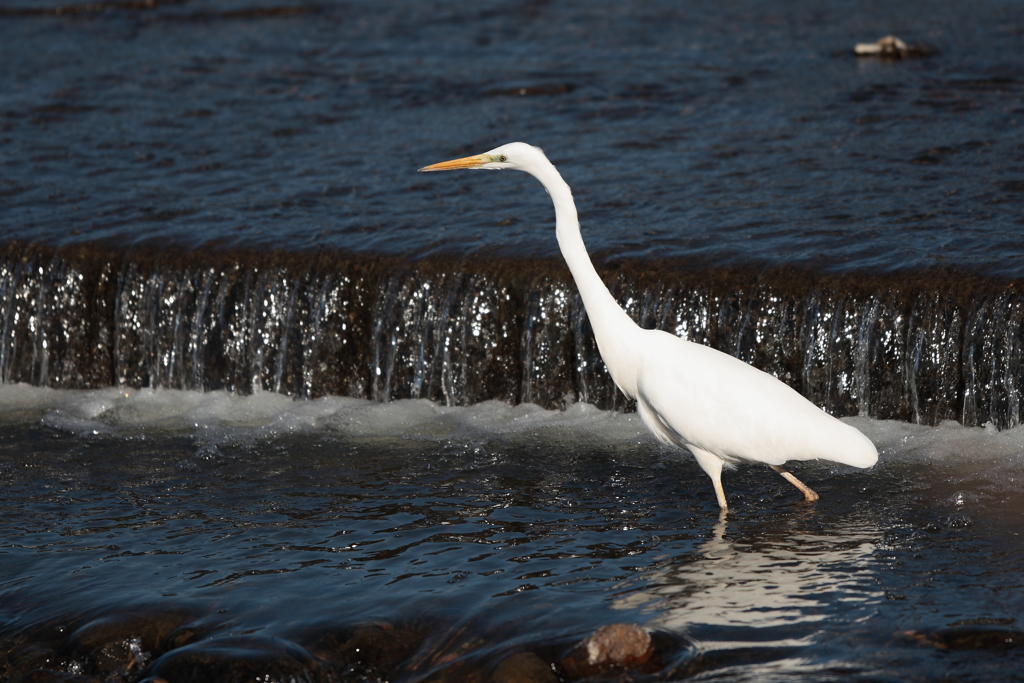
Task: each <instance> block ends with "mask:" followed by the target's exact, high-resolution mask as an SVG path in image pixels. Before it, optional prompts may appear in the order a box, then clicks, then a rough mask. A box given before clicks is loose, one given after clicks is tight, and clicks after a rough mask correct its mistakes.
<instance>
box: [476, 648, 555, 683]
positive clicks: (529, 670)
mask: <svg viewBox="0 0 1024 683" xmlns="http://www.w3.org/2000/svg"><path fill="white" fill-rule="evenodd" d="M487 683H558V678H557V677H555V672H554V671H552V670H551V666H550V665H549V664H547V663H546V662H545V661H544V660H543V659H541V658H540V657H538V656H537V655H535V654H534V653H532V652H519V653H517V654H514V655H512V656H511V657H506V658H505V659H503V660H501V663H500V664H498V666H496V667H495V668H494V670H493V671H492V672H491V675H490V677H489V678H488V679H487Z"/></svg>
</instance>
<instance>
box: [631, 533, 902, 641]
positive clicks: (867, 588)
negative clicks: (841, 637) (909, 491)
mask: <svg viewBox="0 0 1024 683" xmlns="http://www.w3.org/2000/svg"><path fill="white" fill-rule="evenodd" d="M789 521H790V522H794V521H795V522H797V523H796V524H787V526H788V527H789V529H790V531H786V530H781V529H779V528H778V527H777V526H776V527H774V528H766V527H764V526H760V525H758V526H757V528H747V529H744V528H742V523H740V524H736V523H731V522H729V521H727V519H726V517H725V515H722V516H721V517H720V518H719V521H718V523H717V524H716V525H715V526H714V528H713V531H712V534H711V537H710V538H708V540H706V541H705V542H704V543H703V544H701V546H700V547H699V549H698V551H697V552H696V553H694V554H688V555H687V556H685V557H680V558H678V560H676V561H672V562H671V563H669V564H668V565H666V566H663V567H662V568H660V569H658V570H656V571H654V572H652V573H651V574H648V575H647V576H646V577H645V579H646V586H645V587H644V589H643V590H641V591H639V592H637V593H634V594H632V595H630V596H628V597H624V598H622V599H621V600H620V601H619V602H618V603H617V606H618V607H622V608H632V607H637V606H638V605H640V604H644V605H645V606H646V610H648V611H651V612H653V614H652V618H651V619H650V621H649V622H648V625H649V626H650V627H652V628H659V629H666V630H671V631H675V632H689V633H692V632H693V629H694V627H703V626H710V627H712V628H711V629H704V628H701V631H702V635H701V640H704V641H705V642H706V640H707V637H708V636H711V637H712V638H714V639H716V640H717V638H719V637H721V638H723V639H726V640H727V639H729V638H730V637H732V636H738V635H739V633H738V632H736V631H734V630H733V629H734V628H741V629H744V631H745V634H744V635H743V636H742V639H744V640H746V639H747V638H749V637H750V636H751V635H752V634H750V632H749V631H747V629H752V628H753V629H764V631H762V632H761V636H760V637H758V638H757V640H758V641H759V644H761V645H766V644H768V643H767V642H766V641H774V642H772V643H771V644H772V645H776V646H786V645H802V644H807V643H808V642H809V639H813V638H814V636H815V634H816V633H818V632H819V630H820V626H821V622H823V621H826V620H834V621H838V622H841V623H852V622H855V621H858V620H860V619H867V618H868V617H869V616H870V615H871V614H872V613H873V611H874V610H873V608H872V606H873V605H875V604H877V603H878V602H879V601H880V600H883V599H884V591H883V590H882V589H881V588H880V587H879V585H878V583H877V579H876V577H875V576H874V572H873V561H874V560H873V558H874V556H875V551H876V549H877V548H878V545H879V544H880V543H881V542H882V534H881V532H880V531H879V530H878V528H877V527H875V526H874V525H873V524H870V523H868V522H865V521H864V520H860V521H848V523H846V524H844V526H843V528H842V529H834V528H832V529H826V530H823V529H822V528H821V527H820V526H818V525H811V524H808V525H804V524H801V523H800V520H792V519H791V520H789ZM801 527H805V528H812V529H813V530H814V531H813V532H811V531H808V530H806V529H801ZM826 534H827V535H826ZM715 627H718V628H715ZM720 627H726V628H724V629H723V628H720ZM712 634H714V635H712ZM738 644H739V643H737V645H738ZM743 644H744V645H750V642H749V640H747V642H745V643H743ZM729 646H730V645H729V644H728V643H726V642H717V643H716V644H715V647H729Z"/></svg>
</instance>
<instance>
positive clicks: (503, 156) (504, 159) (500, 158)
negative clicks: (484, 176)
mask: <svg viewBox="0 0 1024 683" xmlns="http://www.w3.org/2000/svg"><path fill="white" fill-rule="evenodd" d="M498 161H502V162H504V161H508V157H507V156H505V155H504V154H502V155H501V156H500V157H498Z"/></svg>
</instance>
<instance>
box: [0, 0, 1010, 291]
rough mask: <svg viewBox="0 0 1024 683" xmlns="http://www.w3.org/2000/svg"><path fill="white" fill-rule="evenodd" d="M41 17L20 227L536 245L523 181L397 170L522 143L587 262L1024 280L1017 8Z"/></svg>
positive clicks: (29, 70) (417, 247)
mask: <svg viewBox="0 0 1024 683" xmlns="http://www.w3.org/2000/svg"><path fill="white" fill-rule="evenodd" d="M48 7H49V6H48V5H47V4H46V3H44V2H42V1H41V0H24V1H23V2H17V1H15V0H12V1H11V2H8V3H5V4H4V7H3V8H0V59H2V61H3V63H4V65H5V68H4V69H3V73H2V74H0V115H2V124H0V193H2V197H3V202H4V210H3V212H2V214H0V230H2V232H3V233H4V234H5V235H7V236H9V237H14V238H18V239H28V240H45V241H48V242H57V243H63V242H67V241H69V240H87V239H102V240H115V241H117V242H134V241H138V240H156V241H159V242H160V243H162V244H166V242H167V241H173V242H175V243H178V244H183V245H186V246H196V245H199V244H203V243H208V242H210V241H216V242H219V243H227V244H232V245H244V246H254V245H255V246H261V247H285V248H289V249H293V248H298V247H311V246H317V247H324V246H327V247H337V248H345V249H358V250H372V251H375V252H382V251H383V252H390V253H394V252H412V253H417V254H422V253H426V252H439V251H440V252H446V253H449V252H453V253H460V254H461V253H476V252H481V251H488V252H494V251H497V252H500V253H506V254H552V253H554V252H555V244H554V240H553V237H552V235H551V234H550V232H551V225H550V217H549V216H550V207H549V205H548V204H547V200H546V197H545V196H544V194H543V192H541V191H540V189H539V188H538V187H537V186H536V183H535V182H534V181H533V180H532V179H529V178H526V177H525V176H521V175H519V174H514V175H515V177H511V176H509V175H508V174H505V175H503V177H500V178H499V177H496V176H493V175H490V176H488V177H480V176H479V174H478V175H476V176H473V177H468V176H463V177H453V176H450V175H446V176H444V177H439V178H435V177H430V178H427V177H423V176H418V175H417V174H416V173H415V172H414V171H415V169H417V168H419V167H421V166H424V165H426V164H428V163H431V162H434V161H440V160H442V159H445V158H450V157H451V156H453V155H457V154H463V153H469V152H481V151H485V150H487V149H491V148H492V147H495V146H497V145H498V144H500V143H503V142H507V141H511V140H519V139H521V140H525V141H528V142H531V143H533V144H536V145H539V146H541V147H544V148H545V149H546V150H547V151H548V152H549V155H550V156H551V158H552V159H553V160H554V161H555V162H556V164H558V165H559V166H560V167H561V169H562V170H563V172H564V174H565V176H566V178H567V180H568V181H569V183H570V184H571V185H572V186H573V187H574V189H575V190H576V196H577V199H578V200H579V203H580V205H581V211H582V214H581V215H582V217H583V223H584V234H585V237H586V239H587V240H588V244H589V245H590V247H591V249H592V250H596V251H598V252H601V253H603V254H626V255H633V256H663V255H675V256H680V255H700V256H702V257H706V258H710V259H714V260H716V261H721V262H724V261H729V260H734V261H735V260H740V261H750V260H756V261H768V262H772V263H775V262H787V263H794V262H800V263H806V264H814V265H816V266H820V267H826V268H831V269H840V270H848V269H854V268H865V267H866V268H875V269H879V268H882V269H889V268H900V267H908V266H929V265H934V264H948V263H954V264H961V265H967V266H969V267H972V268H979V269H982V270H985V271H991V272H999V273H1003V274H1011V275H1014V276H1019V275H1020V274H1021V272H1022V268H1024V251H1022V250H1021V247H1020V241H1019V239H1017V235H1018V234H1019V231H1020V206H1021V192H1022V189H1024V167H1022V166H1021V152H1020V148H1021V145H1022V142H1024V137H1022V135H1024V134H1022V126H1021V125H1020V121H1021V114H1022V111H1024V109H1022V103H1021V98H1022V93H1024V91H1022V85H1021V83H1022V81H1021V71H1020V64H1021V63H1022V56H1024V55H1022V52H1024V48H1022V44H1021V32H1022V31H1024V9H1022V8H1021V6H1020V5H1019V3H1016V2H1002V1H999V0H985V1H983V2H974V3H957V2H939V3H930V2H929V3H924V2H909V3H898V4H896V5H893V4H892V3H881V2H878V3H848V2H840V3H830V2H821V1H820V0H803V1H801V2H795V3H787V5H786V6H785V7H784V8H783V7H778V8H775V7H766V6H765V5H764V4H763V3H758V2H749V1H740V2H733V3H728V4H722V3H712V2H692V3H685V4H682V5H681V4H679V3H675V2H645V3H642V4H639V5H638V4H636V3H612V2H586V3H582V2H513V1H508V0H506V1H498V0H489V1H488V2H456V3H449V2H443V3H441V2H420V1H416V2H411V1H410V2H388V3H365V2H336V3H335V2H325V3H311V2H299V1H297V0H292V1H286V2H280V3H277V4H274V3H269V4H268V3H248V2H229V1H225V2H214V1H206V2H204V1H200V0H190V1H182V2H154V3H132V2H124V3H120V2H100V3H93V4H92V5H77V6H69V7H67V8H65V9H64V10H63V11H61V12H57V11H56V10H53V11H47V8H48ZM74 8H77V9H74ZM90 8H92V9H90ZM73 10H74V11H73ZM888 33H896V34H897V35H899V36H901V37H902V38H903V39H904V40H906V41H908V42H911V43H923V44H927V45H928V46H930V47H932V48H934V49H937V50H938V54H935V55H933V56H931V57H927V58H920V59H906V60H899V61H881V60H877V59H857V58H855V57H854V56H853V55H852V48H853V46H854V44H855V43H857V42H863V41H873V40H875V39H877V38H879V37H881V36H883V35H885V34H888Z"/></svg>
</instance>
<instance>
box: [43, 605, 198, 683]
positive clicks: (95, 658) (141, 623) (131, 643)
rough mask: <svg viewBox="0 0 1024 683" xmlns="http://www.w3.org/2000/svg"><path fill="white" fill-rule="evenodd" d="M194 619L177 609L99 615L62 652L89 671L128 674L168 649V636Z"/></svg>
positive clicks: (79, 631)
mask: <svg viewBox="0 0 1024 683" xmlns="http://www.w3.org/2000/svg"><path fill="white" fill-rule="evenodd" d="M191 618H192V616H191V615H190V614H188V613H185V612H177V611H169V612H150V613H131V612H129V613H125V614H114V615H109V616H104V617H100V618H97V619H93V620H92V621H90V622H88V623H87V624H85V625H84V626H82V627H80V628H79V629H77V630H76V631H75V632H74V633H72V634H71V637H70V638H69V640H68V643H67V645H66V646H65V647H64V648H63V649H62V652H63V653H64V654H65V655H66V656H67V658H68V659H70V660H71V661H75V662H78V663H79V664H80V665H81V667H82V671H84V672H85V673H87V674H101V675H103V674H113V673H120V674H121V675H123V676H127V675H128V674H130V673H132V672H137V671H139V670H141V669H142V668H143V667H144V666H146V664H148V663H149V661H150V660H151V659H152V657H153V656H154V655H155V654H157V653H159V652H161V651H163V650H164V649H166V648H165V643H164V641H165V639H166V638H167V636H168V635H169V634H171V633H173V632H174V631H175V630H176V629H178V628H179V627H180V626H181V625H182V623H183V622H185V621H187V620H189V619H191Z"/></svg>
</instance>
